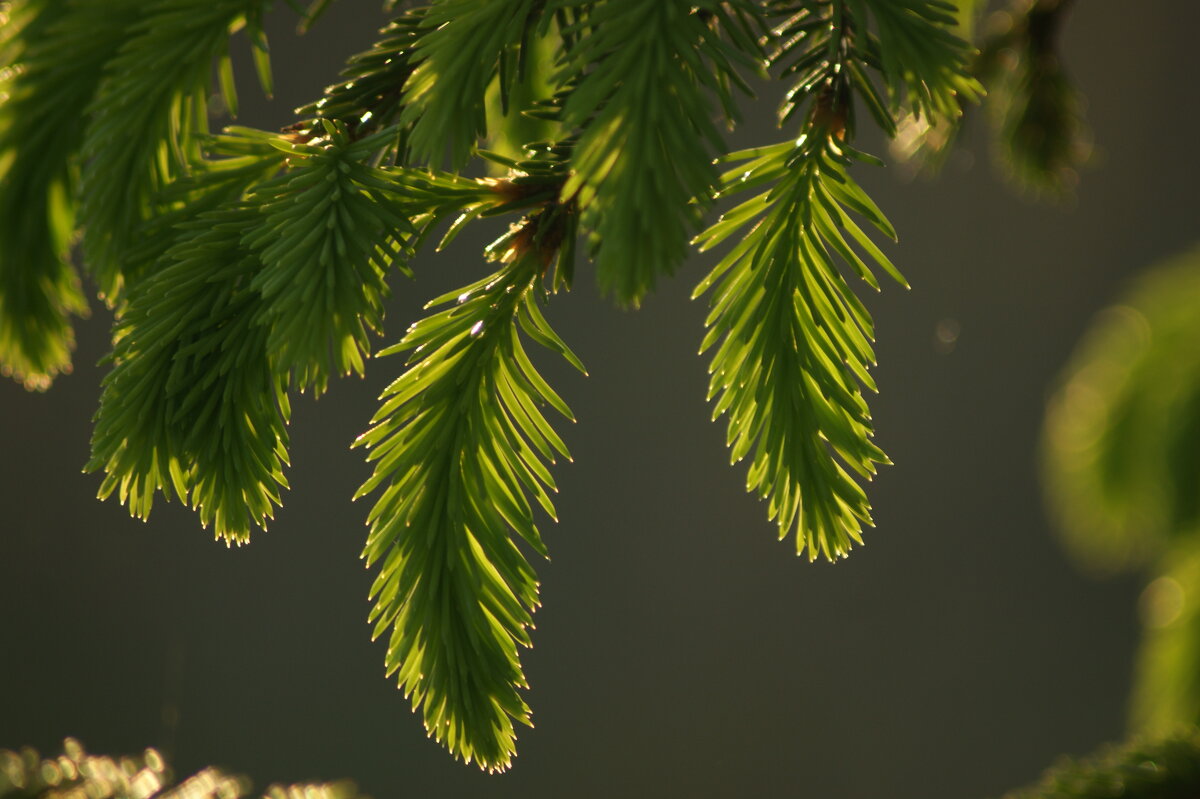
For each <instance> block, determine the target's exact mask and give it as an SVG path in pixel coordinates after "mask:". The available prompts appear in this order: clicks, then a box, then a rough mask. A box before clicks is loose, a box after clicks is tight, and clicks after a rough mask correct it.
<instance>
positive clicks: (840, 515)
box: [696, 141, 906, 560]
mask: <svg viewBox="0 0 1200 799" xmlns="http://www.w3.org/2000/svg"><path fill="white" fill-rule="evenodd" d="M849 152H850V151H848V150H846V149H844V148H840V147H837V146H835V145H834V144H833V143H832V142H830V141H826V142H816V143H814V144H813V145H812V146H811V147H810V148H808V149H801V150H799V151H797V148H795V146H794V145H793V144H792V143H790V142H786V143H783V144H780V145H775V146H774V147H767V148H760V149H758V150H753V151H747V152H744V153H735V154H733V155H731V156H730V157H729V160H730V161H731V162H738V161H742V162H744V163H743V164H742V165H740V166H738V167H737V168H736V169H733V170H730V172H729V173H727V174H726V176H725V177H726V182H727V184H729V185H731V186H732V187H733V188H734V189H738V188H745V189H752V188H759V187H762V186H763V185H764V184H768V185H769V184H771V183H773V184H774V185H771V186H770V189H769V191H765V192H763V193H761V194H758V195H757V196H755V197H753V198H751V199H750V200H747V201H745V202H743V203H742V204H740V205H739V206H737V207H736V208H735V209H734V210H732V211H730V212H729V213H727V214H725V216H724V217H723V218H722V220H721V221H720V222H718V223H717V224H716V225H714V226H713V227H712V228H710V229H709V230H708V231H706V232H705V234H704V235H703V236H701V237H699V239H698V244H699V245H700V248H701V249H702V250H707V249H709V248H711V247H714V246H716V245H717V244H719V243H720V242H721V241H723V240H724V239H725V238H727V237H728V236H730V235H732V234H733V233H734V232H736V231H737V230H738V229H740V228H741V227H742V226H745V225H753V228H752V231H751V232H750V233H749V234H748V235H747V236H746V237H745V238H744V239H742V241H741V242H739V243H738V244H737V245H735V246H734V248H733V249H732V250H731V251H730V252H729V254H728V255H726V256H725V257H724V258H723V259H722V260H721V261H720V263H718V264H717V266H716V267H715V268H714V269H713V270H712V272H711V273H710V274H709V275H708V277H707V278H705V280H704V281H703V282H702V283H701V284H700V285H699V286H698V287H697V289H696V294H697V295H699V294H701V293H703V292H705V291H707V290H709V289H710V288H711V289H712V290H713V296H712V299H711V303H712V310H711V312H710V313H709V316H708V319H707V322H706V324H707V326H708V334H707V336H705V339H704V343H703V344H702V345H701V352H704V351H707V350H709V349H710V348H712V347H713V346H714V345H716V344H717V342H718V341H719V342H720V345H719V346H718V347H717V348H716V352H715V354H714V355H713V360H712V366H711V367H710V372H711V374H712V377H711V380H710V384H709V399H715V400H716V404H715V405H714V407H713V418H714V419H715V418H717V417H719V416H721V415H728V417H729V423H728V444H729V446H730V459H731V460H732V461H733V462H737V461H740V460H741V459H743V458H745V457H747V456H749V457H750V467H749V472H748V476H747V480H746V487H747V490H749V491H752V492H754V493H755V494H757V495H759V496H760V497H763V498H766V499H768V500H769V501H770V508H769V511H768V513H769V516H770V518H772V519H774V520H775V522H776V523H777V524H778V526H779V535H780V538H783V537H784V536H786V535H788V534H789V533H793V534H794V535H795V539H796V551H797V553H798V554H802V553H804V552H805V551H806V550H807V553H808V557H809V559H810V560H811V559H813V558H816V557H817V555H818V554H820V555H823V556H825V557H826V558H829V559H831V560H832V559H835V558H838V557H842V556H845V555H846V554H848V553H849V550H850V548H851V546H852V545H853V544H855V543H860V542H861V537H860V533H861V528H862V525H863V524H870V522H871V517H870V507H869V505H868V503H867V498H866V495H865V494H864V493H863V490H862V488H861V487H860V486H859V485H858V484H857V483H856V482H855V480H854V479H853V478H852V477H851V474H850V473H848V472H847V471H846V468H845V467H849V469H850V471H851V472H852V473H853V474H855V475H857V476H858V477H860V478H870V477H871V476H872V475H874V474H875V470H876V464H880V463H888V462H889V461H888V460H887V456H886V455H884V453H883V452H882V450H880V449H879V448H878V447H877V446H876V445H875V444H874V443H872V442H871V436H872V435H873V431H872V427H871V420H870V415H869V412H868V410H867V406H866V403H865V401H864V400H863V397H862V394H861V391H860V388H859V386H860V384H862V385H865V386H867V387H868V388H869V389H871V390H874V382H873V381H872V380H871V378H870V375H869V374H868V372H867V369H868V368H869V367H870V366H873V365H874V362H875V360H874V354H873V352H872V349H871V341H872V339H873V337H874V336H873V326H872V324H871V320H870V316H869V315H868V313H867V311H866V309H865V308H864V307H863V305H862V303H861V302H860V301H859V300H858V298H857V297H856V296H855V295H854V293H853V291H852V290H851V289H850V287H849V286H848V285H847V283H846V280H845V279H844V278H843V277H842V275H841V273H840V272H839V271H838V268H837V261H836V260H835V259H840V260H841V261H842V262H844V263H845V264H847V265H848V266H850V267H851V268H853V270H854V271H855V272H856V273H857V274H858V276H859V277H861V278H862V279H864V280H866V281H867V282H868V283H869V284H870V285H872V286H874V287H875V288H878V283H877V282H876V280H875V278H874V276H873V275H872V273H871V269H870V267H869V266H868V264H867V261H870V262H872V263H873V264H874V265H875V266H877V267H880V268H882V269H884V270H885V271H886V272H887V273H888V274H890V275H891V276H892V277H893V278H894V279H896V280H897V281H898V282H900V283H901V284H902V285H906V284H905V283H904V279H903V277H901V276H900V274H899V273H898V272H897V271H896V269H895V267H893V266H892V264H891V263H890V261H889V260H888V259H887V257H886V256H884V255H883V253H882V252H881V251H880V250H879V249H878V248H877V247H876V246H875V244H873V243H872V242H871V239H870V238H869V237H868V236H867V235H866V234H865V233H864V232H863V231H862V229H861V228H860V227H859V226H858V224H857V223H855V221H854V220H853V219H852V217H851V212H853V213H855V214H858V215H861V216H862V217H864V218H865V219H866V220H867V221H868V222H869V223H870V224H871V226H873V227H875V228H876V229H877V230H878V231H879V232H881V233H883V234H884V235H887V236H892V237H894V235H895V232H894V231H893V230H892V227H891V225H890V224H889V223H888V222H887V220H886V218H884V216H883V214H882V213H881V212H880V211H879V210H878V208H876V207H875V205H874V203H872V202H871V200H870V199H869V198H868V197H867V196H866V194H865V193H863V191H862V190H861V189H860V188H859V187H858V186H857V185H855V184H854V182H853V181H852V180H851V179H850V178H849V176H848V174H847V172H846V169H845V167H846V166H847V164H848V163H849V161H850V159H849V157H848V154H849ZM847 238H849V240H850V241H852V242H854V244H855V245H856V246H857V247H859V248H861V249H862V250H863V251H864V252H865V253H866V258H867V260H866V261H865V260H864V259H863V258H862V257H860V256H859V255H858V254H857V253H856V252H855V249H854V248H853V247H851V245H850V241H847ZM834 456H836V460H835V458H834ZM839 461H840V463H839Z"/></svg>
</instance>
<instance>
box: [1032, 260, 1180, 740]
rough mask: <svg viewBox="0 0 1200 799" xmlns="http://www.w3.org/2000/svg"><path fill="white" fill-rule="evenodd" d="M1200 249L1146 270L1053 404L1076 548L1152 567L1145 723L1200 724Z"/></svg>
mask: <svg viewBox="0 0 1200 799" xmlns="http://www.w3.org/2000/svg"><path fill="white" fill-rule="evenodd" d="M1197 309H1200V249H1195V250H1193V251H1191V252H1188V253H1185V254H1182V255H1180V256H1178V257H1176V258H1173V259H1171V260H1169V261H1168V262H1166V263H1164V264H1162V265H1160V266H1158V267H1155V268H1153V269H1151V270H1149V271H1148V272H1146V273H1145V274H1144V275H1142V276H1140V277H1139V278H1138V279H1137V280H1136V281H1134V283H1133V285H1132V286H1131V287H1130V288H1129V290H1128V291H1127V292H1126V293H1125V295H1124V296H1123V297H1121V299H1120V300H1119V301H1118V302H1117V303H1116V304H1115V305H1113V306H1112V307H1110V308H1108V309H1106V310H1104V311H1102V312H1101V313H1100V314H1099V315H1098V316H1097V317H1096V319H1095V321H1094V322H1093V324H1092V326H1091V328H1090V329H1089V330H1088V332H1087V334H1086V335H1085V336H1084V337H1083V340H1082V341H1081V343H1080V345H1079V347H1078V350H1077V352H1076V353H1075V355H1074V356H1073V357H1072V359H1071V361H1070V363H1069V365H1068V366H1067V369H1066V370H1065V373H1064V377H1063V379H1062V385H1061V388H1060V389H1059V390H1058V391H1057V393H1056V394H1055V395H1054V396H1053V398H1052V399H1051V400H1050V403H1049V406H1048V411H1047V416H1046V427H1045V434H1044V439H1043V441H1044V444H1043V450H1044V472H1045V481H1044V482H1045V485H1046V490H1047V498H1048V501H1049V504H1050V506H1051V508H1052V510H1053V511H1054V512H1055V514H1056V515H1057V517H1058V519H1059V521H1060V526H1061V529H1062V531H1063V534H1064V539H1065V541H1066V543H1067V545H1068V548H1069V549H1070V551H1071V552H1072V553H1073V554H1074V555H1075V556H1076V557H1077V558H1078V559H1079V561H1080V562H1081V563H1082V564H1084V565H1085V566H1086V567H1089V568H1092V569H1095V570H1100V571H1108V572H1111V571H1117V570H1122V569H1134V568H1140V569H1145V570H1147V571H1148V572H1149V573H1150V575H1151V579H1150V582H1149V585H1148V586H1147V588H1146V590H1145V592H1144V593H1143V595H1142V607H1141V611H1142V614H1141V615H1142V620H1143V624H1144V627H1145V630H1144V643H1143V646H1142V650H1141V652H1140V654H1139V657H1138V667H1137V669H1138V674H1137V683H1136V685H1135V688H1134V692H1133V706H1132V709H1131V716H1132V718H1131V720H1132V726H1133V728H1134V730H1142V731H1146V732H1151V733H1163V732H1166V731H1168V730H1170V729H1173V728H1174V727H1176V726H1177V725H1179V724H1181V723H1186V724H1196V723H1200V313H1197Z"/></svg>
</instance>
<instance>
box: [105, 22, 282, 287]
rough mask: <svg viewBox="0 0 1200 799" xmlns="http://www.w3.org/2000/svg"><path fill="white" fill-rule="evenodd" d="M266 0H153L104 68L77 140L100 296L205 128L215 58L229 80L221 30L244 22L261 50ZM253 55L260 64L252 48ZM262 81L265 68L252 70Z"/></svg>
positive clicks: (195, 155)
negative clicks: (81, 137) (83, 130)
mask: <svg viewBox="0 0 1200 799" xmlns="http://www.w3.org/2000/svg"><path fill="white" fill-rule="evenodd" d="M268 4H269V0H153V1H152V2H150V3H142V4H140V6H141V7H140V14H139V17H138V21H137V22H136V24H135V25H134V26H133V28H132V30H131V31H129V32H127V33H126V38H125V40H124V42H123V43H122V45H121V48H120V51H119V52H118V53H117V54H116V56H115V57H113V58H112V59H110V60H109V61H108V62H107V64H106V65H105V68H104V74H103V78H102V80H101V82H100V85H99V88H98V90H97V92H96V97H95V99H94V100H93V103H92V105H91V107H90V111H91V113H92V118H91V121H90V123H89V125H88V127H87V132H86V134H85V138H84V142H83V158H84V164H85V166H84V170H83V177H82V181H83V186H82V197H83V204H82V208H81V217H82V218H81V222H82V223H83V227H84V237H83V250H84V255H85V262H86V263H87V265H88V267H89V269H90V270H91V272H92V274H93V276H94V277H95V279H96V282H97V284H98V285H99V287H100V292H101V294H102V295H103V296H105V297H106V298H107V299H108V301H109V302H116V301H117V298H118V295H119V293H120V291H121V289H122V286H123V282H124V281H123V279H122V264H123V261H124V258H125V255H126V252H127V250H128V248H129V247H130V245H132V244H133V243H134V240H135V234H136V232H137V230H138V228H139V226H140V225H141V224H142V222H143V221H144V220H145V219H146V218H147V217H148V216H150V215H151V213H152V212H153V210H154V209H153V202H154V200H155V198H156V196H157V194H158V192H159V191H160V190H161V189H162V187H164V186H165V185H167V184H168V183H170V182H171V180H173V179H174V178H176V177H178V176H180V175H183V174H186V173H187V167H188V164H189V163H190V162H193V161H196V160H198V159H199V157H200V152H199V140H198V139H197V138H196V137H195V135H194V134H197V133H205V132H207V130H208V118H207V105H206V102H207V96H208V91H209V86H210V84H211V83H212V80H211V78H212V73H213V64H214V62H216V61H218V60H219V61H220V64H221V68H222V69H221V72H222V75H224V76H226V77H224V78H223V85H224V86H225V87H226V94H227V96H228V95H229V88H228V87H231V86H232V79H231V78H230V77H228V75H229V66H228V64H229V62H228V56H227V48H228V39H229V35H230V33H231V32H232V31H233V30H235V29H237V28H239V27H242V26H248V27H249V29H250V31H251V34H252V35H251V40H252V42H254V44H255V47H256V49H257V50H259V51H265V47H266V44H265V40H264V39H263V38H262V34H261V24H260V18H261V16H262V14H263V12H264V11H265V9H266V7H267V5H268ZM256 63H258V64H260V65H263V64H265V59H264V58H263V57H260V58H258V59H257V60H256ZM260 77H261V78H262V79H263V83H264V86H269V77H268V73H266V72H265V71H264V70H263V69H260Z"/></svg>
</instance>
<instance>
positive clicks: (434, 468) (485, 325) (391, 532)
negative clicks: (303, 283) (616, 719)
mask: <svg viewBox="0 0 1200 799" xmlns="http://www.w3.org/2000/svg"><path fill="white" fill-rule="evenodd" d="M570 224H571V220H570V218H569V216H568V212H566V211H564V210H563V209H561V208H560V207H559V206H557V205H551V206H549V207H548V208H546V209H544V210H541V211H538V212H535V213H534V214H531V215H530V216H528V217H527V218H526V219H525V220H524V221H523V222H522V223H521V224H520V225H518V226H516V227H514V229H513V230H512V231H511V232H510V233H509V234H507V235H506V236H504V237H502V238H501V239H500V240H499V241H498V242H497V243H496V244H495V245H493V246H492V247H491V248H490V254H491V257H493V258H494V259H496V260H498V261H500V262H501V264H502V266H501V268H500V270H499V271H497V272H496V273H494V274H492V275H491V276H489V277H487V278H485V279H483V280H481V281H478V282H476V283H474V284H472V285H470V286H468V287H466V288H465V289H463V290H462V291H459V292H453V293H451V294H447V295H445V296H442V297H439V298H437V299H435V300H433V301H432V302H431V303H430V304H429V306H428V307H433V306H446V305H448V307H445V308H444V309H443V310H441V311H439V312H437V313H435V314H433V315H432V316H429V317H427V318H425V319H423V320H421V321H420V322H417V323H416V324H414V325H413V326H412V327H411V328H410V329H409V331H408V333H407V334H406V335H405V336H404V338H403V339H402V340H401V341H400V342H399V343H398V344H396V345H395V346H393V347H390V348H388V349H387V350H384V351H383V353H381V354H384V355H386V354H392V353H398V352H409V353H411V354H410V357H409V361H408V363H407V366H408V369H407V371H405V373H404V374H403V375H401V376H400V377H399V378H398V379H397V380H396V381H395V382H394V383H392V385H391V386H389V387H388V389H387V390H386V391H385V392H384V394H383V396H382V397H381V399H382V400H383V401H384V404H383V406H382V407H381V408H380V410H379V412H378V413H377V414H376V416H375V418H374V420H373V424H374V426H373V427H372V428H371V429H370V430H369V431H367V432H366V433H364V434H363V435H362V436H361V437H360V438H359V439H358V440H357V441H356V442H355V445H356V446H365V447H368V448H369V449H370V454H369V456H368V459H369V460H370V461H372V462H373V463H374V464H375V467H374V472H373V474H372V476H371V478H370V479H369V480H368V481H367V482H366V483H364V484H363V486H362V487H361V488H360V489H359V491H358V494H357V495H356V496H363V495H365V494H368V493H371V492H373V491H375V490H377V489H380V488H382V489H383V490H382V493H381V494H380V496H379V498H378V499H377V501H376V503H375V505H374V507H373V508H372V510H371V512H370V514H369V516H368V520H369V523H370V526H371V531H370V535H369V536H368V539H367V545H366V548H365V549H364V552H363V557H364V559H365V560H366V562H367V564H368V566H371V565H376V564H379V568H380V570H379V574H378V576H377V577H376V579H375V583H374V585H373V586H372V589H371V596H372V597H373V598H374V600H375V607H374V609H373V610H372V612H371V621H372V622H373V623H374V624H375V636H380V635H383V634H385V633H387V634H388V641H389V643H388V651H387V668H388V673H389V674H394V675H396V678H397V680H398V681H399V684H400V686H401V688H402V689H403V690H404V693H405V695H406V696H408V697H410V698H411V700H412V703H413V709H414V710H416V709H417V708H418V707H419V708H420V709H421V711H422V713H423V716H424V721H425V728H426V730H427V731H428V733H429V735H430V736H431V737H433V738H435V739H436V740H438V741H441V742H443V743H444V745H445V746H446V747H447V748H448V749H449V750H450V751H451V752H452V753H453V754H454V755H455V756H456V757H459V758H461V759H463V760H464V761H467V762H470V761H472V760H474V761H477V762H478V763H479V765H480V766H481V767H482V768H485V769H487V770H489V771H502V770H504V769H506V768H508V766H509V765H510V763H511V759H512V757H513V755H514V754H515V752H516V750H515V729H514V722H519V723H522V724H530V711H529V708H528V706H527V705H526V703H525V701H524V699H523V698H522V697H521V695H520V693H519V689H521V688H526V687H528V686H527V683H526V680H525V676H524V673H523V672H522V670H521V664H520V659H519V648H520V647H527V646H530V644H531V642H530V638H529V628H530V627H531V626H532V615H531V614H532V613H533V611H534V609H535V608H536V607H537V605H538V598H537V589H538V585H537V579H536V576H535V574H534V572H533V569H532V567H531V566H530V565H529V563H528V561H527V560H526V558H525V555H524V554H523V553H522V551H521V549H520V548H519V547H518V546H517V542H516V539H515V538H514V535H515V536H516V537H517V538H519V539H521V540H523V541H524V542H525V543H526V544H528V545H529V546H530V547H532V548H533V549H534V550H535V551H536V552H538V553H539V554H542V555H545V554H546V549H545V545H544V544H543V543H542V538H541V534H540V532H539V531H538V528H537V525H536V523H535V521H534V514H533V508H532V505H531V503H530V495H532V496H533V498H534V499H535V500H536V502H537V504H538V505H539V506H540V507H541V508H542V510H543V511H544V512H545V513H546V515H548V516H550V517H551V518H555V511H554V505H553V503H552V501H551V499H550V494H549V493H548V492H551V491H554V490H555V486H554V479H553V477H552V475H551V474H550V472H549V470H548V469H547V466H546V464H547V462H549V463H553V462H554V460H555V458H556V456H559V455H561V456H563V457H569V455H568V452H567V448H566V446H565V444H564V443H563V441H562V439H561V438H560V437H559V436H558V435H557V434H556V433H555V432H554V430H553V428H551V426H550V425H549V423H548V422H547V421H546V419H545V417H544V416H543V414H542V411H541V410H540V408H539V407H538V406H539V405H541V404H549V405H550V406H551V407H553V408H554V409H555V410H556V411H558V412H559V413H561V414H562V415H563V416H566V417H567V418H568V419H573V418H574V417H573V416H572V415H571V412H570V410H569V409H568V408H567V406H566V404H565V403H564V402H563V401H562V399H561V398H559V396H558V395H557V394H556V393H555V392H554V390H553V389H551V388H550V387H549V385H547V384H546V382H545V381H544V380H543V378H542V377H541V376H540V375H539V374H538V372H537V370H536V369H535V368H534V366H533V364H532V363H531V362H530V360H529V357H528V355H527V354H526V352H525V349H524V345H523V343H522V340H521V338H522V337H521V335H520V331H524V332H525V334H526V335H527V336H529V337H530V338H532V339H533V340H535V341H537V342H539V343H541V344H543V345H545V346H548V347H549V348H551V349H552V350H554V351H556V352H558V353H560V354H561V355H563V356H564V357H565V358H567V360H568V361H570V362H571V363H573V364H574V365H576V366H577V367H578V368H580V369H581V370H582V365H581V364H580V363H579V361H578V359H577V358H575V356H574V355H573V354H572V353H571V352H570V350H569V349H568V348H567V346H566V345H565V344H564V343H563V342H562V340H561V339H559V338H558V336H557V335H556V334H555V333H554V331H553V330H552V329H551V328H550V326H549V325H548V324H547V322H546V320H545V318H544V317H543V316H542V313H541V311H540V309H539V308H538V303H539V301H540V297H541V296H542V290H541V289H540V288H539V287H538V286H539V282H540V281H541V280H542V279H543V276H544V275H546V273H547V272H548V271H549V270H550V269H551V267H552V265H553V264H554V262H555V260H556V259H557V258H558V244H559V242H560V241H562V240H563V238H564V237H565V235H566V233H567V232H569V230H568V231H564V230H563V229H562V226H563V225H567V226H568V227H569V225H570Z"/></svg>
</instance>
